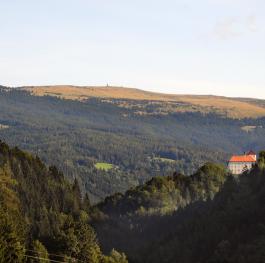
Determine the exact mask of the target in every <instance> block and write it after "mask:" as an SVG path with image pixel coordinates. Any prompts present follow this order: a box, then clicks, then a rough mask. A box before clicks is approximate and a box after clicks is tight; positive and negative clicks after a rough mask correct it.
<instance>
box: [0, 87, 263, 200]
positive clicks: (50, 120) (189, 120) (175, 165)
mask: <svg viewBox="0 0 265 263" xmlns="http://www.w3.org/2000/svg"><path fill="white" fill-rule="evenodd" d="M161 103H162V104H163V101H162V102H159V101H143V100H141V101H140V100H137V101H136V100H131V99H122V100H120V99H105V98H104V99H102V98H90V99H87V100H86V99H83V100H82V102H80V101H75V100H64V99H60V98H56V97H50V96H42V97H39V96H32V95H30V93H28V92H26V91H21V90H18V89H7V88H4V87H2V88H1V90H0V138H2V139H3V140H5V141H6V142H8V143H9V144H10V145H12V146H16V145H17V146H19V147H20V148H21V149H23V150H28V151H30V152H32V153H35V154H37V155H38V156H40V157H41V159H42V160H44V162H45V163H46V164H49V165H56V166H57V167H58V168H59V169H60V170H62V171H63V172H64V174H65V176H66V177H67V178H69V179H70V180H71V181H73V180H74V178H77V179H78V181H79V182H80V185H81V190H82V192H83V193H85V192H88V194H89V196H90V198H91V201H92V202H95V201H99V200H102V199H103V198H104V197H106V196H108V195H111V194H114V193H116V192H121V193H123V192H125V191H126V190H128V189H129V188H130V187H133V186H137V185H139V184H142V183H144V182H145V181H148V180H149V179H151V178H152V177H155V176H167V175H172V174H173V173H174V172H175V171H177V172H179V173H182V174H185V175H187V174H191V173H193V172H194V171H196V169H198V168H199V167H200V166H201V165H203V164H204V163H205V162H207V161H209V162H218V163H225V161H226V160H227V158H228V157H229V155H230V154H232V153H241V152H243V151H247V150H250V149H252V150H254V151H257V150H260V147H261V146H262V145H263V144H265V136H264V135H265V129H264V128H263V127H265V119H264V118H259V119H231V118H227V117H226V116H224V114H223V113H222V115H218V111H217V112H216V111H215V110H213V112H212V113H211V112H210V111H208V113H206V112H205V113H203V112H198V111H197V110H198V109H197V108H194V109H193V111H191V112H182V109H183V107H186V106H187V107H190V105H188V104H185V103H184V104H183V103H174V105H173V104H172V105H171V106H170V105H169V107H173V108H174V107H175V108H176V107H177V109H180V111H177V112H176V111H175V110H170V109H169V110H168V111H166V112H165V111H164V109H165V108H164V106H163V107H162V108H161ZM248 103H254V102H253V101H251V102H248ZM255 103H256V102H255ZM260 103H261V102H260ZM126 105H127V106H128V105H129V106H128V107H127V106H126ZM175 108H174V109H175Z"/></svg>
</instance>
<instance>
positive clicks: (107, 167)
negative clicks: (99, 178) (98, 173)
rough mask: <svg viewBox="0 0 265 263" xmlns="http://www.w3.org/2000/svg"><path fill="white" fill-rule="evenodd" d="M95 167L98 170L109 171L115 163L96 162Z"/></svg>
mask: <svg viewBox="0 0 265 263" xmlns="http://www.w3.org/2000/svg"><path fill="white" fill-rule="evenodd" d="M95 167H96V168H97V169H98V170H104V171H109V170H110V169H112V168H113V165H112V164H111V163H96V164H95Z"/></svg>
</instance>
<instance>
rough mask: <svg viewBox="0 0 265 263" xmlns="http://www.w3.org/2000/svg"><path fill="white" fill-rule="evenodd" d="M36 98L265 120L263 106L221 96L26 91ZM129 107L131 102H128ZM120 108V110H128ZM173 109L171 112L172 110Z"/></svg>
mask: <svg viewBox="0 0 265 263" xmlns="http://www.w3.org/2000/svg"><path fill="white" fill-rule="evenodd" d="M23 89H26V90H28V91H30V92H31V93H32V94H33V95H36V96H44V95H49V96H56V97H61V98H64V99H72V100H85V99H88V98H92V97H97V98H104V99H119V100H135V101H141V102H142V101H147V103H148V101H153V102H159V103H160V104H161V107H162V108H163V109H164V110H165V111H167V110H168V111H171V112H172V110H173V111H176V112H177V111H182V112H183V111H201V112H215V113H219V114H221V115H224V116H228V117H231V118H248V117H250V118H257V117H262V116H265V107H264V104H263V103H258V102H256V101H255V100H246V99H235V98H227V97H219V96H201V95H200V96H199V95H198V96H197V95H173V94H172V95H171V94H162V93H155V92H148V91H144V90H139V89H132V88H123V87H112V86H105V87H100V86H98V87H92V86H91V87H90V86H88V87H78V86H68V85H59V86H35V87H23ZM126 103H127V104H130V102H128V101H126ZM126 103H125V104H124V103H123V104H120V106H121V105H122V106H128V105H126ZM169 106H170V107H169ZM169 108H170V110H169Z"/></svg>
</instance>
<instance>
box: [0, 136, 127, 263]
mask: <svg viewBox="0 0 265 263" xmlns="http://www.w3.org/2000/svg"><path fill="white" fill-rule="evenodd" d="M88 208H89V200H88V199H87V198H85V199H84V200H82V199H81V193H80V189H79V186H78V183H77V181H75V183H74V184H73V185H71V184H69V183H68V182H67V181H66V180H65V179H64V176H63V174H62V173H60V172H58V170H57V169H56V168H55V167H49V168H47V167H46V166H45V165H44V164H43V163H42V162H41V161H40V159H39V158H38V157H34V156H32V155H30V154H28V153H25V152H23V151H21V150H19V149H18V148H13V149H11V148H9V146H8V145H7V144H5V143H3V142H1V141H0V223H1V225H0V262H10V263H11V262H41V261H38V258H43V259H44V261H45V262H46V261H49V259H52V260H55V261H60V262H61V261H67V262H76V261H78V262H79V261H82V262H83V261H85V262H91V263H107V262H112V261H109V260H113V262H126V259H125V257H124V255H120V254H119V253H118V252H114V256H115V257H116V258H117V257H118V258H120V259H122V260H121V261H119V260H117V261H116V259H115V257H114V258H113V256H110V257H105V256H104V255H102V253H101V251H100V248H99V245H98V243H97V239H96V235H95V232H94V230H93V228H92V227H91V226H90V225H89V224H88V220H89V214H88V213H87V211H88ZM34 259H37V260H34ZM32 260H34V261H32ZM68 260H69V261H68Z"/></svg>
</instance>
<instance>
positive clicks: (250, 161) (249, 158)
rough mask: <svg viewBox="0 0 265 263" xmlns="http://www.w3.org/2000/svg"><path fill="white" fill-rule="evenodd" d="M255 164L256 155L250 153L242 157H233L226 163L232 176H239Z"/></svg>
mask: <svg viewBox="0 0 265 263" xmlns="http://www.w3.org/2000/svg"><path fill="white" fill-rule="evenodd" d="M256 162H257V155H256V154H255V153H254V152H253V151H250V152H249V153H247V154H244V155H233V156H232V157H231V159H230V160H229V162H228V169H229V171H230V172H231V173H232V174H236V175H238V174H241V173H243V172H244V171H247V170H250V169H251V168H252V167H253V165H254V164H255V163H256Z"/></svg>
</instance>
